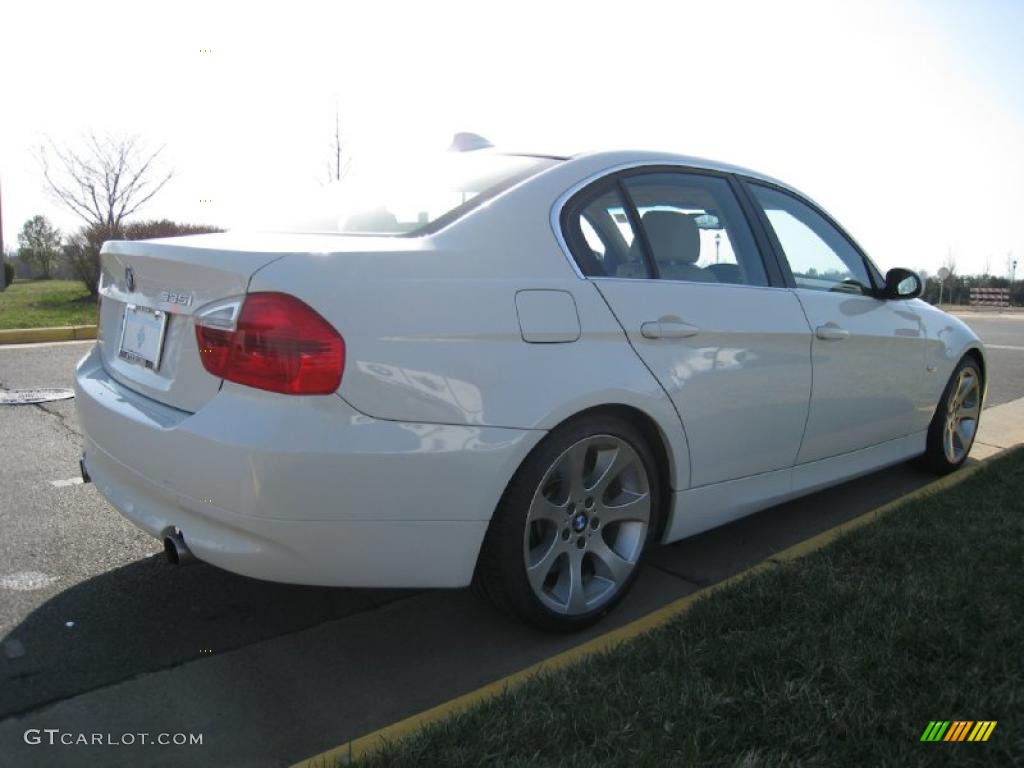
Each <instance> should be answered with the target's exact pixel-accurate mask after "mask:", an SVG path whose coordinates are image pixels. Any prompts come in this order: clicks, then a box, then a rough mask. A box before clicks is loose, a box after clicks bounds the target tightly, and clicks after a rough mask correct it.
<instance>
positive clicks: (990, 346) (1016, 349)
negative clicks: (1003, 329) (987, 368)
mask: <svg viewBox="0 0 1024 768" xmlns="http://www.w3.org/2000/svg"><path fill="white" fill-rule="evenodd" d="M985 349H1012V350H1013V351H1014V352H1024V347H1014V346H1012V345H1010V344H986V345H985Z"/></svg>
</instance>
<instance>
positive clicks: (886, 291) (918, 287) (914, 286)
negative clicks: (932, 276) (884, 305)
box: [881, 267, 924, 299]
mask: <svg viewBox="0 0 1024 768" xmlns="http://www.w3.org/2000/svg"><path fill="white" fill-rule="evenodd" d="M923 290H924V285H922V283H921V278H920V277H919V276H918V274H917V272H912V271H911V270H909V269H901V268H900V267H896V268H894V269H890V270H889V271H888V272H886V273H885V288H883V289H882V291H881V293H882V296H881V298H883V299H916V298H917V297H918V296H920V295H921V292H922V291H923Z"/></svg>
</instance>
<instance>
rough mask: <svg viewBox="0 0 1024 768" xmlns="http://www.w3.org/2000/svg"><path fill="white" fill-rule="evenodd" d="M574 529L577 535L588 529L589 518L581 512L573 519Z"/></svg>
mask: <svg viewBox="0 0 1024 768" xmlns="http://www.w3.org/2000/svg"><path fill="white" fill-rule="evenodd" d="M572 527H573V530H575V531H576V532H577V533H579V532H580V531H582V530H583V529H584V528H586V527H587V516H586V515H585V514H583V513H582V512H580V513H579V514H578V515H576V517H574V518H573V519H572Z"/></svg>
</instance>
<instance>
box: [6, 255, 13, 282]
mask: <svg viewBox="0 0 1024 768" xmlns="http://www.w3.org/2000/svg"><path fill="white" fill-rule="evenodd" d="M13 282H14V265H13V264H11V260H10V259H4V287H5V288H6V287H7V286H8V285H10V284H11V283H13Z"/></svg>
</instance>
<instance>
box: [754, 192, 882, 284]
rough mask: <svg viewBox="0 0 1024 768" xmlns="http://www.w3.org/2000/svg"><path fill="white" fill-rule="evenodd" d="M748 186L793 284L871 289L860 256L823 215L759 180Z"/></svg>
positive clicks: (866, 271) (869, 280) (865, 267)
mask: <svg viewBox="0 0 1024 768" xmlns="http://www.w3.org/2000/svg"><path fill="white" fill-rule="evenodd" d="M749 187H750V190H751V191H752V192H753V193H754V197H755V198H756V199H757V201H758V203H760V205H761V207H762V208H763V209H764V212H765V215H766V216H767V217H768V221H769V223H770V224H771V227H772V229H773V230H774V232H775V237H776V238H777V239H778V241H779V245H781V246H782V251H783V254H784V255H785V257H786V261H787V262H789V268H790V270H791V271H792V272H793V280H794V281H795V282H796V287H797V288H806V289H810V290H815V291H836V292H839V293H856V294H870V293H871V292H872V289H871V278H870V277H869V276H868V270H867V266H866V265H865V263H864V258H863V257H862V256H861V254H860V252H859V251H858V250H857V249H856V248H854V247H853V245H852V244H851V243H850V241H849V240H847V239H846V237H845V236H844V235H843V234H842V233H841V232H840V231H839V230H838V229H836V228H835V227H834V226H833V225H832V224H831V223H829V221H828V220H827V219H826V218H825V217H824V216H822V215H821V214H820V213H818V212H817V211H815V210H814V209H813V208H811V207H810V206H809V205H807V204H806V203H804V202H801V201H800V200H798V199H797V198H795V197H793V196H792V195H789V194H786V193H785V192H780V191H779V190H777V189H772V188H771V187H765V186H762V185H760V184H750V185H749Z"/></svg>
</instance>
